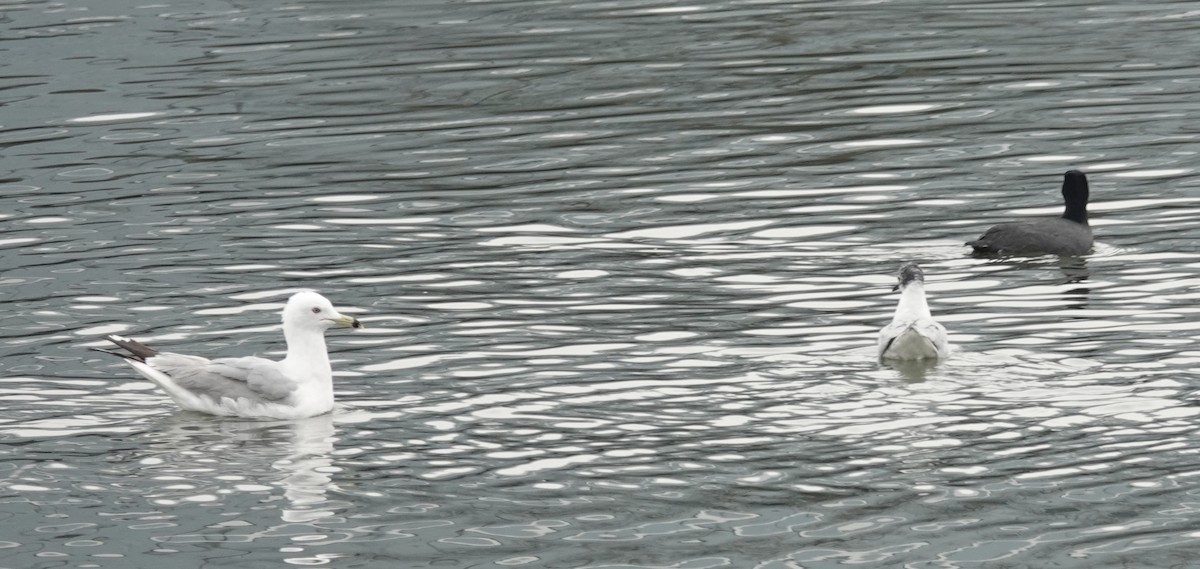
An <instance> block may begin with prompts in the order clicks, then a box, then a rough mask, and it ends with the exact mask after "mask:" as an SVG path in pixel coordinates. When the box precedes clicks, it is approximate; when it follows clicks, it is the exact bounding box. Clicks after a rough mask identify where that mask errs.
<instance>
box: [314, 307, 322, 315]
mask: <svg viewBox="0 0 1200 569" xmlns="http://www.w3.org/2000/svg"><path fill="white" fill-rule="evenodd" d="M320 313H321V309H320V308H317V307H316V306H314V307H313V314H320Z"/></svg>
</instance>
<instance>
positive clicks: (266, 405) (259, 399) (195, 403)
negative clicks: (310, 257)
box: [100, 291, 362, 419]
mask: <svg viewBox="0 0 1200 569" xmlns="http://www.w3.org/2000/svg"><path fill="white" fill-rule="evenodd" d="M334 326H346V327H351V328H362V323H361V322H359V321H358V319H356V318H353V317H350V316H344V315H342V314H340V313H338V311H337V309H335V308H334V307H333V304H331V303H330V302H329V300H327V299H326V298H325V297H323V296H321V295H319V294H317V293H315V292H310V291H306V292H298V293H296V294H294V295H292V297H291V298H290V299H288V302H287V305H286V306H284V308H283V336H284V339H285V340H286V341H287V357H285V358H284V359H283V360H282V361H278V362H276V361H272V360H268V359H265V358H259V357H254V356H249V357H240V358H217V359H213V360H209V359H207V358H202V357H200V356H188V355H183V354H176V353H171V352H160V351H158V350H155V349H153V348H151V347H149V346H146V345H145V344H142V343H140V342H137V341H135V340H131V339H128V338H122V337H120V336H113V335H109V336H105V338H107V339H108V340H109V341H110V342H112V343H113V344H116V345H117V347H119V348H122V349H124V350H125V353H119V352H108V351H107V350H100V351H104V352H107V353H110V354H115V355H118V356H121V357H123V358H125V361H126V363H128V364H129V365H130V366H132V367H133V369H135V370H137V372H138V373H140V374H141V375H142V377H145V378H146V379H148V380H150V381H152V382H154V383H155V384H156V385H158V387H159V388H161V389H162V390H163V391H165V392H166V393H167V395H170V396H171V399H174V400H175V403H177V404H178V405H179V406H180V407H181V408H183V409H186V410H188V411H199V412H202V413H209V414H212V415H225V416H235V417H255V418H258V417H261V418H272V419H299V418H303V417H311V416H314V415H320V414H323V413H328V412H330V411H332V410H333V369H332V366H330V363H329V353H328V352H327V351H326V349H325V330H328V329H329V328H332V327H334Z"/></svg>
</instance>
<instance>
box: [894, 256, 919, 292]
mask: <svg viewBox="0 0 1200 569" xmlns="http://www.w3.org/2000/svg"><path fill="white" fill-rule="evenodd" d="M896 280H898V281H900V282H898V283H896V286H894V287H892V290H893V291H896V290H901V289H903V288H904V287H906V286H908V285H909V283H914V282H917V283H924V282H925V273H924V272H922V271H921V267H920V265H917V264H916V263H913V262H908V263H905V264H903V265H900V272H898V273H896Z"/></svg>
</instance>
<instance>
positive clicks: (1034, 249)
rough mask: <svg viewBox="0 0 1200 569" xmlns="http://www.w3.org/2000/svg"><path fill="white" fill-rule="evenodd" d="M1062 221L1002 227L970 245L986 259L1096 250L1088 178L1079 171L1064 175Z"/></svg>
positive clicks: (1036, 221) (1041, 220)
mask: <svg viewBox="0 0 1200 569" xmlns="http://www.w3.org/2000/svg"><path fill="white" fill-rule="evenodd" d="M1062 196H1063V202H1064V203H1065V204H1066V206H1065V208H1064V209H1063V214H1062V217H1049V218H1041V219H1031V220H1029V221H1014V222H1010V223H1001V224H1000V225H996V226H993V227H991V228H990V229H988V230H987V231H985V232H984V233H983V235H980V236H979V239H976V240H974V241H968V242H967V245H970V246H971V248H972V249H973V250H974V252H975V253H977V254H984V255H1020V256H1036V255H1068V256H1072V255H1073V256H1077V255H1086V254H1088V252H1090V251H1091V250H1092V228H1091V227H1090V226H1089V225H1088V216H1087V203H1088V182H1087V176H1084V175H1083V172H1080V171H1079V170H1070V171H1068V172H1067V173H1066V174H1065V175H1063V186H1062Z"/></svg>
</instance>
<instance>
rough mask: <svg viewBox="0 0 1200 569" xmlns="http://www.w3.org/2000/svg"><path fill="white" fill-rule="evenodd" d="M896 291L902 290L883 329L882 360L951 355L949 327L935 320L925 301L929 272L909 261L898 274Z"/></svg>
mask: <svg viewBox="0 0 1200 569" xmlns="http://www.w3.org/2000/svg"><path fill="white" fill-rule="evenodd" d="M896 279H897V281H898V282H897V284H896V287H895V288H894V289H892V290H899V291H900V302H899V303H897V304H896V313H895V315H894V316H893V317H892V322H891V324H888V325H887V326H885V327H884V328H883V329H882V330H880V331H879V343H878V346H879V359H881V360H919V359H940V358H945V357H946V356H947V355H949V354H950V343H949V341H948V340H947V339H946V329H945V328H943V327H942V325H941V324H938V323H937V322H935V321H934V320H933V316H932V315H931V314H930V313H929V304H928V303H927V302H926V300H925V273H924V272H923V271H921V267H920V266H919V265H917V264H916V263H905V264H904V265H902V266H901V267H900V271H899V272H898V273H897V275H896Z"/></svg>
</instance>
